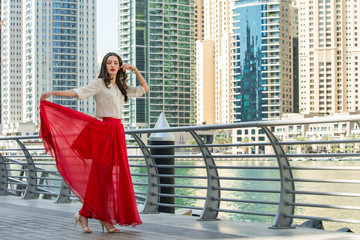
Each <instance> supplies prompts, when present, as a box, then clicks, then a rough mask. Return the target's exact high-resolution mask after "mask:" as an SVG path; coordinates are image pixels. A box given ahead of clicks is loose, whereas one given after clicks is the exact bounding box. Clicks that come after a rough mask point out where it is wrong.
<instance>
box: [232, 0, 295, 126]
mask: <svg viewBox="0 0 360 240" xmlns="http://www.w3.org/2000/svg"><path fill="white" fill-rule="evenodd" d="M292 13H293V11H292V8H291V5H290V4H289V3H288V2H287V1H281V3H280V1H238V2H236V3H235V8H234V16H233V21H234V23H233V24H234V35H233V51H232V61H233V63H232V68H233V120H234V122H239V121H257V120H272V119H280V117H281V114H282V113H290V112H293V106H294V100H293V85H294V82H293V57H294V55H293V49H292V48H293V29H292V24H293V18H292Z"/></svg>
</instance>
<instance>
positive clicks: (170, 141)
mask: <svg viewBox="0 0 360 240" xmlns="http://www.w3.org/2000/svg"><path fill="white" fill-rule="evenodd" d="M169 127H170V126H169V123H168V122H167V120H166V118H165V115H164V113H161V114H160V116H159V118H158V120H157V121H156V124H155V127H154V129H157V128H169ZM174 144H175V138H174V135H173V134H172V133H169V132H164V133H152V134H151V135H150V137H149V145H174ZM150 152H151V154H152V155H175V149H174V148H151V150H150ZM154 161H155V163H156V165H157V166H158V165H174V164H175V159H174V158H156V157H154ZM158 173H159V174H166V175H174V174H175V169H174V168H158ZM160 184H175V178H172V177H160ZM160 193H164V194H175V188H174V187H160ZM160 203H166V204H175V198H174V197H163V196H161V197H160ZM158 211H159V212H166V213H175V208H174V207H167V206H166V207H165V206H159V209H158Z"/></svg>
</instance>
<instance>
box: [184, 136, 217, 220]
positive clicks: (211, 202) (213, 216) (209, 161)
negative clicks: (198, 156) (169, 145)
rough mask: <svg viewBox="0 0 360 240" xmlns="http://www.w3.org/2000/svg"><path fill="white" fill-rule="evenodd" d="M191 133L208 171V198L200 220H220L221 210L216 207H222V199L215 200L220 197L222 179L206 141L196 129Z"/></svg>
mask: <svg viewBox="0 0 360 240" xmlns="http://www.w3.org/2000/svg"><path fill="white" fill-rule="evenodd" d="M190 134H191V135H192V136H193V138H194V139H195V141H196V143H197V144H198V146H199V148H200V150H201V153H202V155H203V158H204V162H205V165H206V173H207V183H208V186H207V193H206V200H205V205H204V208H203V211H202V213H201V216H200V218H199V220H218V219H217V216H218V214H219V212H218V211H217V210H214V209H219V207H220V200H215V199H219V198H220V190H219V188H220V180H219V178H218V177H219V174H218V172H217V169H216V168H215V161H214V159H213V158H212V157H211V153H210V151H209V149H208V148H207V147H205V146H204V142H203V141H202V140H201V138H200V137H199V135H198V134H197V133H195V132H194V131H190Z"/></svg>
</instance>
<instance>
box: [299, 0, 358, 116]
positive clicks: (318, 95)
mask: <svg viewBox="0 0 360 240" xmlns="http://www.w3.org/2000/svg"><path fill="white" fill-rule="evenodd" d="M359 12H360V2H359V1H357V0H347V1H340V0H331V1H330V0H319V1H307V0H299V22H300V23H301V24H299V53H300V54H299V61H300V64H299V71H300V74H299V85H300V111H301V112H303V113H323V114H330V113H337V112H356V111H358V110H359V109H360V102H359V84H360V82H359V74H360V70H359V68H360V63H359V60H360V38H359V30H360V21H359V20H360V19H359Z"/></svg>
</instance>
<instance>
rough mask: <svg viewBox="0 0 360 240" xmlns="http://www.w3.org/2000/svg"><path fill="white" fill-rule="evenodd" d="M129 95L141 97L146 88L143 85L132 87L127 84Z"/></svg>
mask: <svg viewBox="0 0 360 240" xmlns="http://www.w3.org/2000/svg"><path fill="white" fill-rule="evenodd" d="M126 92H127V95H128V97H141V96H142V95H144V93H145V89H144V88H143V87H142V86H140V85H139V86H137V87H132V86H129V85H127V89H126Z"/></svg>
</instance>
